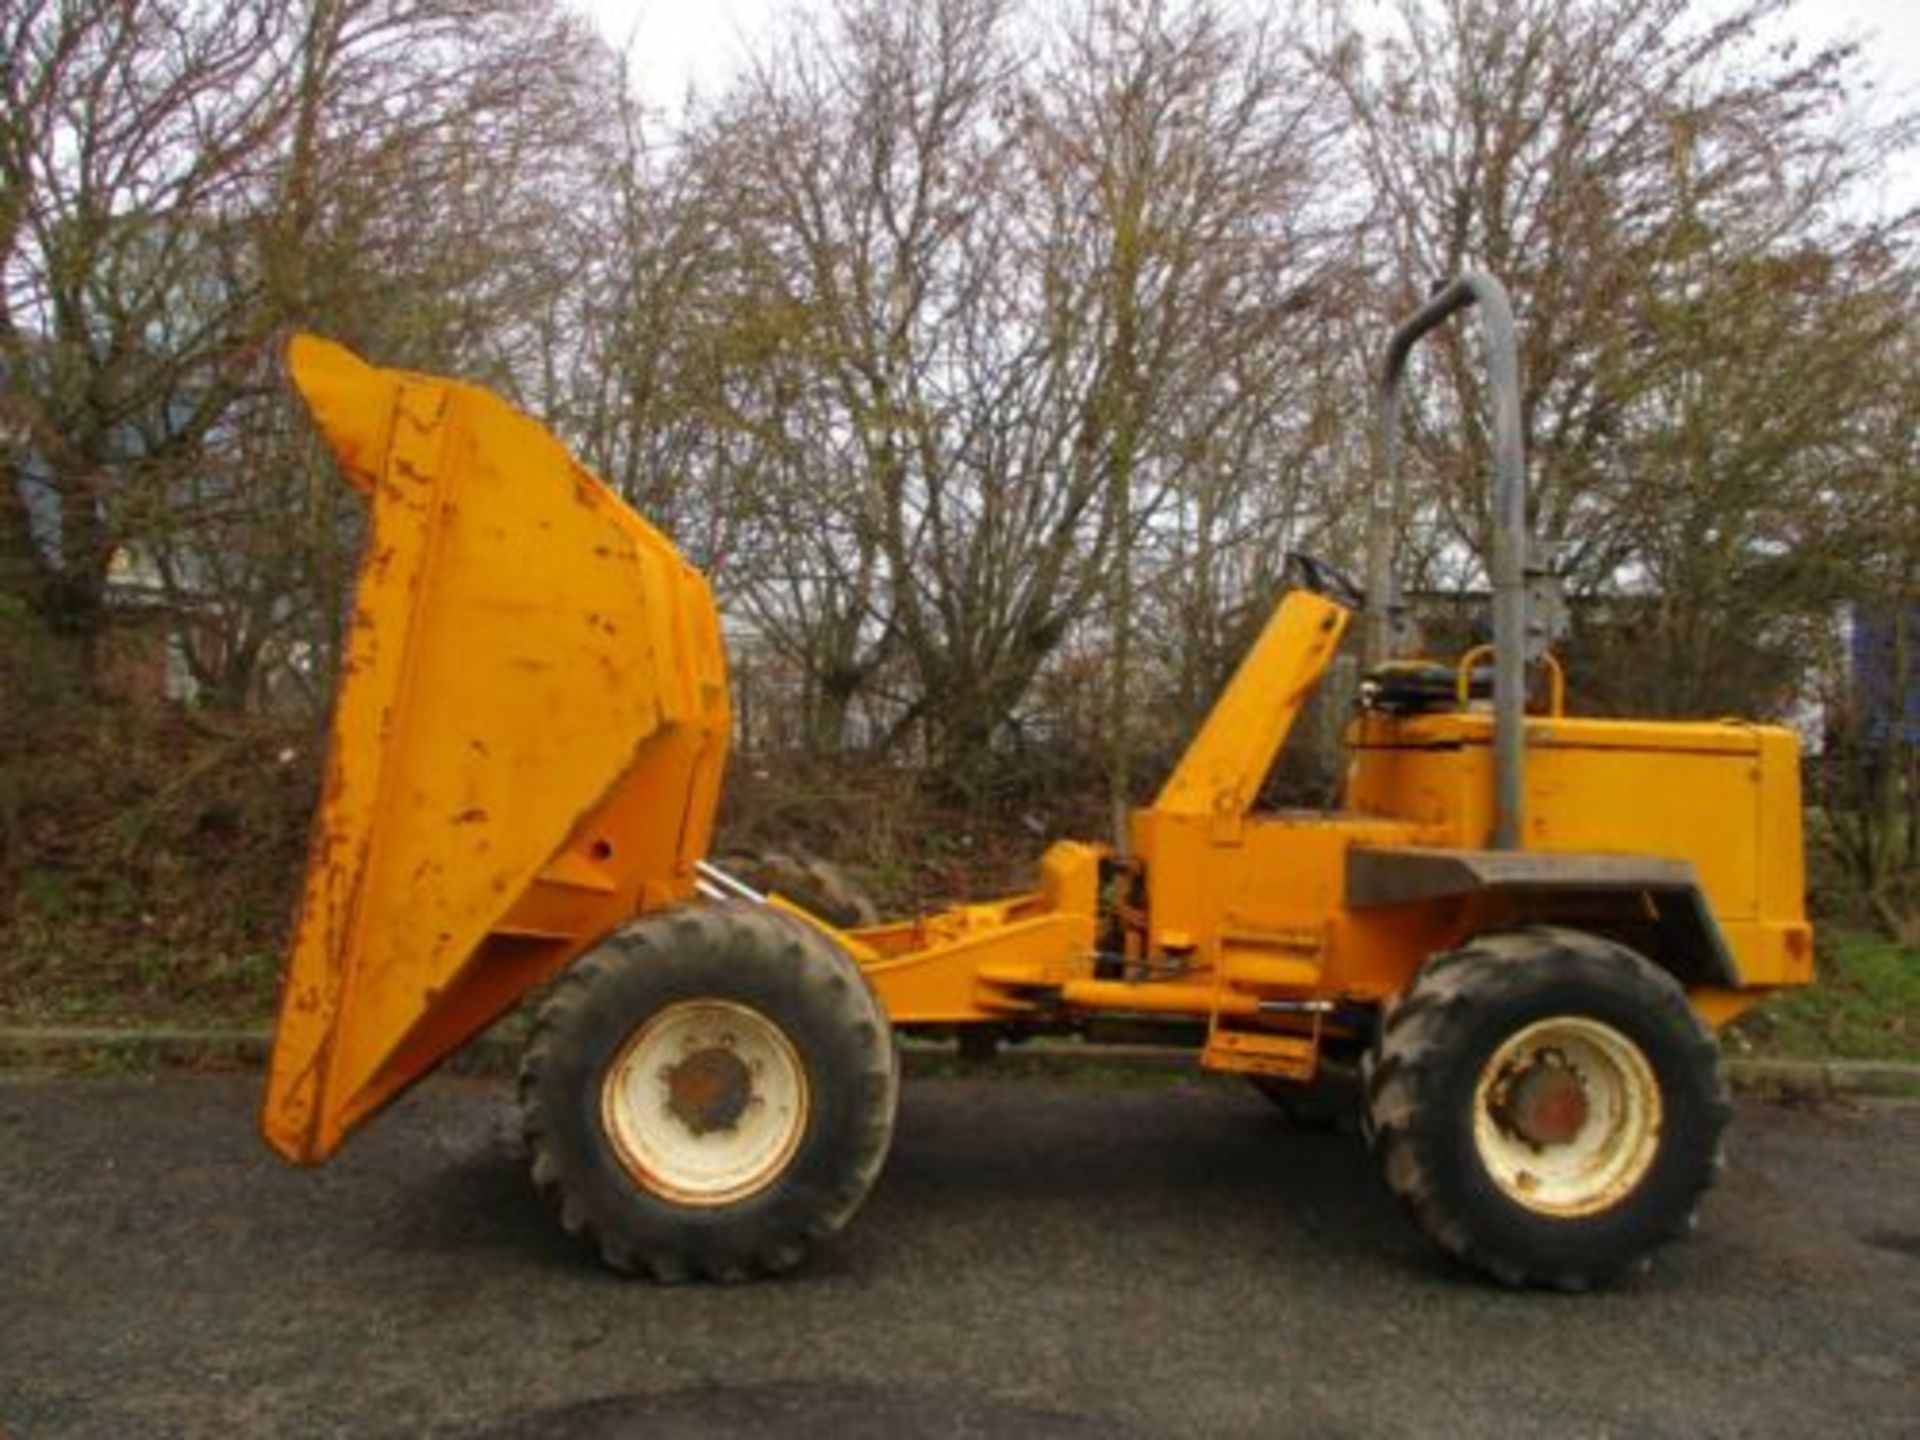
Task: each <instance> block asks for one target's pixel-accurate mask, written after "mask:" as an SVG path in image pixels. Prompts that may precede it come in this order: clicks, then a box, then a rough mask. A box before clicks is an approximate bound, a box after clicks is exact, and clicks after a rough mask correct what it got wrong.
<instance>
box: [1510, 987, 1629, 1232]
mask: <svg viewBox="0 0 1920 1440" xmlns="http://www.w3.org/2000/svg"><path fill="white" fill-rule="evenodd" d="M1660 1124H1661V1103H1660V1085H1659V1082H1658V1081H1657V1080H1656V1079H1655V1078H1654V1074H1653V1067H1652V1066H1651V1065H1650V1064H1648V1063H1647V1057H1646V1056H1645V1055H1644V1054H1643V1053H1642V1052H1641V1050H1640V1047H1639V1046H1638V1045H1636V1044H1634V1043H1633V1041H1631V1040H1629V1039H1628V1038H1627V1037H1626V1036H1625V1035H1622V1034H1621V1033H1620V1032H1619V1031H1618V1030H1615V1029H1614V1028H1613V1027H1612V1026H1610V1025H1604V1024H1602V1023H1601V1022H1600V1021H1598V1020H1589V1019H1586V1018H1584V1017H1581V1016H1573V1015H1563V1016H1556V1017H1554V1018H1552V1019H1547V1020H1539V1021H1535V1022H1534V1023H1533V1024H1531V1025H1529V1026H1527V1027H1526V1028H1525V1029H1523V1030H1521V1031H1519V1032H1518V1033H1516V1034H1514V1035H1512V1036H1510V1037H1509V1038H1508V1039H1507V1041H1506V1042H1505V1043H1504V1044H1502V1045H1501V1046H1500V1048H1499V1049H1497V1050H1496V1051H1494V1053H1493V1054H1492V1055H1491V1056H1490V1057H1489V1058H1488V1060H1487V1063H1486V1064H1485V1066H1483V1067H1482V1069H1481V1071H1480V1082H1479V1085H1478V1086H1477V1087H1476V1089H1475V1092H1474V1104H1473V1141H1474V1147H1475V1148H1476V1149H1477V1150H1478V1152H1479V1155H1480V1163H1481V1164H1482V1165H1483V1166H1485V1168H1486V1172H1487V1174H1488V1175H1489V1176H1490V1177H1491V1178H1492V1180H1493V1182H1494V1184H1496V1185H1498V1186H1499V1187H1500V1189H1501V1191H1502V1192H1504V1193H1505V1194H1506V1196H1507V1197H1508V1198H1509V1199H1511V1200H1513V1201H1516V1202H1517V1203H1519V1204H1520V1205H1523V1206H1525V1207H1526V1208H1527V1209H1529V1210H1532V1211H1534V1212H1536V1213H1538V1214H1541V1215H1552V1216H1561V1217H1565V1216H1575V1215H1591V1214H1593V1213H1595V1212H1596V1211H1600V1210H1605V1209H1607V1208H1608V1207H1609V1206H1612V1205H1614V1204H1617V1203H1618V1202H1619V1201H1620V1200H1622V1199H1623V1198H1625V1197H1626V1195H1627V1194H1628V1193H1629V1192H1631V1191H1632V1190H1633V1188H1634V1187H1635V1186H1636V1185H1638V1184H1639V1183H1640V1181H1641V1180H1642V1179H1643V1178H1645V1176H1646V1173H1647V1170H1648V1169H1649V1168H1650V1167H1651V1166H1652V1164H1653V1157H1654V1154H1655V1152H1657V1151H1658V1149H1659V1148H1660Z"/></svg>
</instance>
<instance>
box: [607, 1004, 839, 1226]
mask: <svg viewBox="0 0 1920 1440" xmlns="http://www.w3.org/2000/svg"><path fill="white" fill-rule="evenodd" d="M809 1105H810V1096H809V1086H808V1083H807V1072H806V1067H805V1066H804V1065H802V1064H801V1062H800V1056H799V1053H798V1051H796V1050H795V1049H794V1046H793V1043H792V1041H790V1040H789V1039H788V1038H787V1037H786V1035H785V1034H784V1033H783V1032H782V1030H781V1028H780V1026H779V1025H778V1024H777V1023H776V1022H775V1021H773V1020H772V1019H771V1018H770V1017H769V1016H767V1015H766V1014H764V1013H763V1012H761V1011H759V1010H755V1009H753V1008H751V1007H749V1006H745V1005H741V1004H737V1003H735V1002H733V1001H730V1000H721V999H717V998H716V999H692V1000H683V1001H678V1002H676V1003H674V1004H671V1005H667V1006H665V1007H664V1008H662V1009H661V1010H659V1011H657V1012H655V1014H653V1015H652V1016H651V1017H650V1018H649V1019H648V1020H647V1021H646V1022H645V1023H644V1024H643V1025H641V1026H640V1027H639V1029H637V1030H636V1031H634V1033H633V1034H632V1035H631V1036H630V1037H629V1038H628V1039H627V1041H626V1043H625V1044H624V1045H622V1046H621V1048H620V1050H619V1052H618V1053H617V1054H616V1055H615V1056H614V1057H613V1059H612V1060H611V1062H610V1063H609V1064H608V1066H607V1069H606V1071H605V1073H604V1074H603V1076H602V1078H601V1085H600V1114H601V1124H602V1126H603V1127H604V1132H605V1134H606V1136H607V1138H608V1140H609V1141H611V1142H612V1145H613V1148H614V1152H615V1153H616V1154H617V1155H618V1156H619V1158H620V1163H621V1165H622V1166H623V1167H624V1168H625V1169H626V1171H627V1173H628V1174H629V1175H630V1176H631V1177H632V1178H633V1179H634V1180H635V1181H636V1182H637V1183H639V1184H640V1185H641V1186H642V1187H643V1188H645V1189H647V1190H649V1191H651V1192H653V1193H654V1194H655V1195H659V1196H661V1197H663V1198H665V1199H668V1200H671V1201H674V1202H675V1203H677V1204H683V1205H728V1204H732V1203H733V1202H734V1201H736V1200H741V1199H744V1198H745V1197H747V1196H748V1195H752V1194H754V1193H756V1192H758V1191H760V1190H763V1189H765V1188H766V1187H767V1186H769V1185H771V1184H773V1183H774V1181H775V1180H776V1179H778V1178H779V1176H780V1174H781V1172H782V1171H783V1170H785V1168H786V1166H787V1164H788V1162H789V1161H791V1160H792V1159H793V1156H794V1154H795V1152H796V1151H797V1150H798V1149H799V1146H800V1140H801V1137H802V1136H803V1135H804V1134H805V1132H806V1128H807V1114H808V1109H809Z"/></svg>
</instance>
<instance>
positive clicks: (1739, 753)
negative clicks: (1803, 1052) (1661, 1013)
mask: <svg viewBox="0 0 1920 1440" xmlns="http://www.w3.org/2000/svg"><path fill="white" fill-rule="evenodd" d="M1492 729H1493V726H1492V720H1491V717H1489V716H1487V715H1486V714H1484V713H1479V712H1472V711H1469V712H1464V713H1454V714H1440V715H1425V716H1420V717H1418V718H1415V719H1404V720H1396V719H1392V718H1389V717H1381V716H1369V717H1367V718H1365V719H1363V720H1362V721H1361V722H1359V723H1358V724H1357V725H1356V726H1355V727H1354V728H1353V731H1352V733H1351V734H1350V735H1349V737H1348V738H1349V744H1350V750H1351V755H1352V762H1351V767H1350V773H1349V777H1348V787H1347V799H1348V804H1349V805H1350V806H1351V807H1352V808H1353V809H1355V810H1358V811H1362V812H1365V813H1367V814H1370V815H1380V816H1392V817H1394V818H1396V819H1400V820H1404V821H1407V822H1409V823H1411V824H1413V825H1415V826H1417V827H1419V830H1420V832H1421V834H1422V836H1423V837H1425V838H1423V839H1422V841H1421V842H1420V843H1422V844H1428V845H1438V846H1445V847H1454V848H1472V847H1476V846H1480V845H1484V844H1485V843H1486V837H1487V836H1488V835H1489V834H1490V833H1491V831H1492V825H1493V810H1492V793H1493V759H1492ZM1525 814H1526V817H1527V818H1526V833H1525V835H1524V836H1523V845H1524V848H1525V849H1526V850H1528V851H1530V852H1534V853H1539V854H1549V855H1551V854H1612V855H1641V856H1650V857H1655V858H1659V859H1666V860H1676V861H1684V862H1686V863H1687V864H1689V865H1690V866H1692V868H1693V872H1694V874H1695V876H1696V877H1697V879H1698V881H1699V885H1700V889H1701V892H1702V894H1703V895H1704V897H1705V899H1706V902H1707V907H1708V909H1709V910H1710V911H1711V912H1712V914H1713V916H1714V917H1715V919H1716V920H1717V921H1718V922H1719V927H1720V931H1721V933H1722V935H1723V936H1724V938H1725V940H1726V943H1727V946H1728V948H1729V949H1730V950H1731V951H1732V952H1733V955H1734V957H1735V959H1736V960H1737V962H1738V964H1739V968H1740V976H1741V981H1742V984H1743V986H1745V987H1766V986H1774V985H1791V984H1803V983H1805V982H1806V981H1808V980H1811V979H1812V978H1813V972H1812V954H1813V951H1812V943H1811V932H1810V930H1809V927H1808V926H1807V923H1806V910H1805V903H1806V873H1805V861H1804V856H1803V851H1802V845H1803V841H1802V838H1801V799H1800V760H1799V745H1798V742H1797V740H1796V739H1795V737H1794V735H1793V733H1792V732H1791V731H1789V730H1784V729H1781V728H1780V727H1778V726H1770V725H1752V724H1746V723H1743V722H1739V721H1711V722H1708V721H1684V722H1680V721H1647V720H1602V719H1590V718H1585V717H1577V718H1576V717H1566V716H1555V717H1546V716H1539V717H1530V718H1529V719H1528V720H1527V767H1526V790H1525Z"/></svg>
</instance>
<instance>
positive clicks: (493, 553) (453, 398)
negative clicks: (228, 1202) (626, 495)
mask: <svg viewBox="0 0 1920 1440" xmlns="http://www.w3.org/2000/svg"><path fill="white" fill-rule="evenodd" d="M287 362H288V368H289V370H290V371H291V373H292V376H293V379H294V382H295V383H296V384H297V385H298V387H299V389H300V392H301V394H302V395H303V396H304V398H305V400H306V402H307V407H308V409H309V410H310V411H311V412H312V414H313V418H314V420H315V421H316V422H317V424H318V425H319V427H320V429H321V431H322V433H323V434H324V435H325V436H326V439H327V443H328V444H329V445H330V446H331V447H332V449H333V452H334V454H335V455H336V456H337V457H338V459H339V461H340V465H341V468H342V469H343V470H344V471H345V473H346V475H347V478H348V479H349V480H351V481H352V482H353V483H354V484H355V485H356V486H357V487H358V488H359V489H361V490H362V491H364V492H365V493H366V494H367V495H368V496H369V498H370V500H371V502H372V513H371V517H370V523H369V527H368V536H367V545H366V552H365V555H364V557H363V559H362V561H361V565H360V575H359V580H358V585H357V588H356V591H355V594H354V602H353V610H352V613H351V615H350V616H349V618H348V627H347V634H346V640H345V651H344V660H343V664H342V668H341V675H340V683H339V693H338V696H337V698H336V700H335V705H334V715H333V732H332V742H331V748H330V752H329V755H328V759H327V767H326V777H325V788H324V790H323V792H322V795H321V800H320V809H319V813H318V815H317V817H316V818H315V822H314V831H313V839H312V848H311V851H310V853H309V857H308V862H307V873H306V882H305V891H304V895H303V898H302V901H301V905H300V914H299V924H298V929H297V931H296V933H295V936H294V941H293V952H292V956H291V958H290V960H289V962H288V968H287V973H286V977H285V982H284V990H283V993H282V997H281V1010H280V1022H279V1029H278V1032H277V1034H276V1037H275V1043H274V1051H273V1062H272V1069H271V1074H270V1076H269V1079H268V1084H267V1099H266V1108H265V1113H264V1115H263V1117H262V1128H263V1131H264V1133H265V1135H266V1139H267V1141H268V1143H269V1144H271V1145H272V1146H273V1148H274V1149H275V1150H277V1151H278V1152H279V1153H280V1154H282V1155H283V1156H285V1157H286V1158H287V1159H289V1160H293V1161H296V1162H299V1163H303V1164H311V1163H315V1162H317V1161H320V1160H323V1159H325V1158H326V1157H327V1156H328V1155H329V1154H331V1153H332V1152H333V1151H334V1150H335V1149H337V1148H338V1147H339V1145H340V1143H341V1141H342V1140H343V1139H344V1138H345V1137H346V1135H347V1134H348V1133H349V1132H350V1131H351V1130H352V1129H353V1128H354V1127H355V1126H356V1125H358V1124H359V1123H361V1122H362V1121H363V1120H365V1119H366V1118H367V1117H368V1116H369V1115H370V1114H372V1113H373V1112H374V1111H375V1110H376V1109H377V1108H378V1107H379V1106H380V1105H382V1104H383V1103H385V1102H386V1101H387V1100H389V1099H391V1098H392V1097H393V1096H395V1095H396V1094H398V1093H399V1092H400V1091H401V1090H402V1089H404V1088H405V1087H406V1086H407V1085H409V1084H411V1083H412V1082H413V1081H415V1080H417V1079H419V1078H420V1077H421V1076H422V1075H424V1074H426V1073H427V1072H428V1071H429V1070H430V1069H432V1068H433V1066H434V1065H435V1064H437V1063H438V1062H439V1061H440V1060H441V1059H442V1058H443V1057H444V1056H446V1055H447V1054H448V1053H449V1052H450V1051H452V1050H453V1049H454V1048H455V1047H457V1046H458V1045H460V1044H461V1043H462V1042H464V1041H465V1040H467V1039H468V1038H470V1037H471V1036H472V1035H474V1034H475V1033H477V1032H478V1031H479V1030H481V1029H482V1028H484V1027H485V1026H486V1025H487V1024H489V1023H490V1022H491V1021H492V1020H494V1019H495V1018H496V1017H497V1016H498V1015H500V1014H501V1013H502V1012H503V1011H505V1010H506V1009H508V1008H509V1007H510V1006H512V1005H513V1004H514V1002H515V1001H517V1000H518V999H519V998H520V996H521V995H523V994H524V993H525V992H526V991H527V990H528V989H529V988H530V987H531V986H533V985H535V984H537V983H538V982H539V981H540V980H542V979H544V978H546V977H547V976H549V975H551V974H553V973H554V972H555V971H556V970H558V969H559V968H560V967H562V966H564V965H566V964H567V963H568V962H570V961H571V960H572V959H573V958H574V957H575V956H576V955H578V954H579V953H580V952H581V951H582V950H584V949H586V948H587V947H588V946H590V945H591V944H593V942H594V941H595V940H597V939H599V938H600V937H601V936H602V935H604V934H605V933H606V932H607V931H608V930H610V929H611V928H613V927H614V926H616V925H618V924H620V923H621V922H622V921H624V920H626V919H628V918H630V917H631V916H632V915H634V914H636V913H638V912H640V911H642V910H647V909H652V908H655V907H657V906H660V905H664V904H669V903H672V902H674V901H676V900H679V899H683V898H685V897H687V896H688V895H690V894H691V893H692V890H693V884H694V875H693V866H694V863H695V862H696V861H697V860H699V859H700V858H701V857H702V856H703V855H704V854H705V852H706V848H707V842H708V839H709V836H710V834H711V829H712V822H713V812H714V807H715V804H716V802H717V799H718V795H719V787H720V779H721V771H722V767H723V765H724V762H725V758H726V745H727V738H728V727H729V715H728V707H727V689H726V665H725V657H724V654H723V651H722V648H721V642H720V631H719V624H718V619H717V616H716V614H715V611H714V606H713V600H712V596H711V594H710V592H709V590H708V588H707V584H706V581H705V580H704V578H703V577H702V576H701V575H700V573H699V572H698V571H697V570H695V569H694V568H693V567H692V566H690V565H689V564H687V562H686V561H685V560H683V559H682V558H681V557H680V556H679V554H678V553H677V552H675V550H674V549H673V547H672V545H670V544H669V543H668V542H667V540H666V539H665V538H664V537H663V536H661V535H660V534H659V533H658V532H657V531H655V530H654V529H653V528H652V527H651V526H649V525H648V524H647V523H646V522H645V521H643V520H642V519H640V517H639V516H638V515H636V514H635V513H634V512H633V511H632V510H630V509H629V508H628V507H627V506H626V505H625V504H623V503H622V502H621V501H620V499H619V498H618V497H617V496H616V495H615V494H614V493H613V492H612V491H611V490H609V489H608V488H607V487H606V486H605V485H604V484H602V483H601V482H600V481H599V480H597V479H596V478H595V477H594V476H593V475H591V474H589V473H588V472H587V471H586V470H585V469H584V468H582V467H581V466H580V465H579V463H578V462H576V461H575V460H574V459H573V458H572V457H571V456H570V455H569V454H568V453H567V451H566V450H565V448H564V447H563V446H561V444H560V443H559V442H558V441H557V440H555V439H554V437H553V436H552V435H550V434H549V433H548V432H547V431H546V430H544V429H543V428H542V427H541V426H539V425H538V424H536V423H534V422H533V421H532V420H530V419H528V418H527V417H525V416H524V415H521V414H520V413H519V412H517V411H515V410H514V409H512V408H511V407H509V406H508V405H506V404H505V403H504V402H502V401H501V400H499V399H498V398H497V397H495V396H493V395H492V394H490V393H488V392H487V391H485V390H482V389H479V388H477V387H475V386H471V385H465V384H461V383H459V382H457V381H452V380H445V379H439V378H436V377H433V376H427V375H416V374H411V373H406V372H400V371H393V370H381V369H376V368H374V367H373V366H370V365H367V364H366V363H365V362H363V361H361V360H360V359H358V358H357V357H356V356H354V355H353V354H352V353H350V352H349V351H347V350H345V349H343V348H341V347H340V346H338V345H334V344H331V343H329V342H327V341H324V340H319V339H316V338H314V337H311V336H304V335H303V336H299V337H297V338H295V339H294V341H293V342H292V344H291V345H290V346H289V347H288V352H287Z"/></svg>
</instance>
